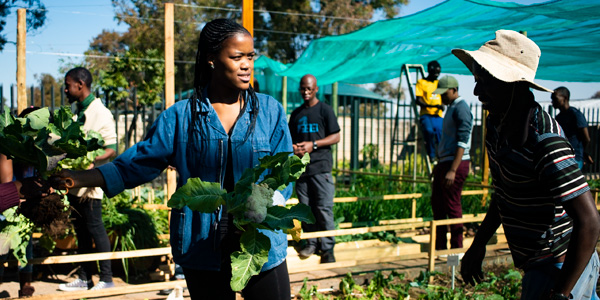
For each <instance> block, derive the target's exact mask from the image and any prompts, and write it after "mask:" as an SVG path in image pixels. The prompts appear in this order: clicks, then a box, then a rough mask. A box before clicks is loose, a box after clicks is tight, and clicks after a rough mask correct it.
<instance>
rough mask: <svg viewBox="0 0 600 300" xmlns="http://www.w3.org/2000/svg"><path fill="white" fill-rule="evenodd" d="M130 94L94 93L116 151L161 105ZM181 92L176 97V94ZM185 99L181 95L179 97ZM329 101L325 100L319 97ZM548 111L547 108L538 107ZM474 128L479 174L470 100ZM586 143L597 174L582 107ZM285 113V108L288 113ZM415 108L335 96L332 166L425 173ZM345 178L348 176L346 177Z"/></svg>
mask: <svg viewBox="0 0 600 300" xmlns="http://www.w3.org/2000/svg"><path fill="white" fill-rule="evenodd" d="M131 95H132V97H131V99H127V100H124V101H119V102H118V103H112V102H110V101H107V99H108V98H107V97H106V96H105V94H104V93H102V92H100V91H98V92H96V96H97V97H99V98H101V99H104V101H105V104H106V106H107V107H109V109H110V110H111V111H112V112H113V115H114V117H115V121H116V124H117V136H118V137H119V138H118V153H122V152H123V151H124V150H125V149H127V148H129V147H131V146H132V145H133V144H135V143H137V142H139V141H141V140H142V139H143V138H144V136H145V135H146V132H147V130H148V129H149V128H150V126H151V125H152V123H153V122H154V120H155V119H156V117H157V116H158V115H159V114H160V113H161V112H162V111H163V109H164V107H165V104H164V98H163V102H162V103H158V104H156V105H151V106H138V105H135V103H137V101H136V99H135V92H133V93H131ZM182 96H184V95H181V93H180V94H179V95H178V97H176V98H177V99H182ZM0 97H2V99H3V100H4V103H5V105H7V106H8V107H10V109H11V111H15V110H16V88H15V86H11V87H10V88H9V89H8V90H5V89H3V87H2V86H1V85H0ZM183 98H185V97H183ZM324 100H325V101H326V102H329V99H328V98H327V99H324ZM28 103H29V105H31V106H40V107H49V109H50V110H53V109H54V108H55V107H58V106H62V105H69V103H68V101H67V99H66V97H65V95H64V89H61V91H60V92H58V91H56V90H55V89H53V88H52V89H50V91H45V90H44V89H43V87H40V88H35V87H31V88H29V89H28ZM544 109H546V110H548V111H549V112H550V114H551V115H554V114H555V111H554V110H553V109H552V107H544ZM471 111H472V112H473V116H474V128H473V133H472V139H471V152H470V154H471V166H472V170H473V172H474V173H475V174H481V172H482V168H481V165H482V162H483V154H484V153H483V151H482V149H483V140H482V136H483V129H482V128H483V126H482V120H483V110H482V108H481V106H480V105H477V104H471ZM582 112H583V113H584V115H585V116H586V118H587V121H588V124H589V127H588V130H589V133H590V137H591V143H590V145H589V146H588V149H587V152H588V153H589V154H590V155H591V156H592V158H593V159H594V161H595V162H596V163H595V164H593V165H585V166H584V168H583V171H584V173H585V174H586V175H587V176H588V177H592V178H598V177H599V175H600V162H599V160H600V145H599V138H600V108H585V109H582ZM288 113H289V112H288ZM417 118H418V116H415V110H414V109H413V107H412V106H411V105H410V103H405V104H403V103H400V105H396V104H394V103H389V102H381V101H379V100H374V99H368V98H361V97H353V96H340V97H339V99H338V123H339V125H340V128H341V132H340V135H341V139H340V142H339V143H338V144H337V145H336V146H335V147H334V161H335V163H334V168H335V169H336V170H340V171H344V170H363V171H368V172H379V173H393V174H397V175H400V176H404V177H411V178H425V177H427V176H428V175H429V174H428V172H429V170H428V168H427V162H426V161H425V160H426V155H424V150H423V149H424V146H423V141H422V138H421V137H420V135H419V133H418V126H416V120H417ZM349 180H351V179H349Z"/></svg>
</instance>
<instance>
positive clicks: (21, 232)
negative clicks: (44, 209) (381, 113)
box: [0, 207, 34, 266]
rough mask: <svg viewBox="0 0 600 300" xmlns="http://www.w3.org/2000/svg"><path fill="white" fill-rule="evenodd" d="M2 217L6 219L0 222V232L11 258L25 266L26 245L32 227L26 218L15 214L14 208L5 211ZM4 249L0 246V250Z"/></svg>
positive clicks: (15, 209)
mask: <svg viewBox="0 0 600 300" xmlns="http://www.w3.org/2000/svg"><path fill="white" fill-rule="evenodd" d="M2 215H4V217H6V220H4V221H3V222H0V232H1V234H2V237H3V239H5V241H4V242H5V243H10V248H11V249H12V253H13V256H14V257H15V258H16V259H17V260H18V261H19V263H20V264H21V265H22V266H24V265H26V264H27V257H26V249H27V244H28V243H29V240H30V239H31V232H32V231H33V227H34V226H33V224H32V223H31V222H29V221H28V220H27V218H25V217H24V216H23V215H21V214H19V213H17V208H16V207H12V208H9V209H7V210H5V211H4V212H3V213H2ZM4 247H5V245H0V248H4Z"/></svg>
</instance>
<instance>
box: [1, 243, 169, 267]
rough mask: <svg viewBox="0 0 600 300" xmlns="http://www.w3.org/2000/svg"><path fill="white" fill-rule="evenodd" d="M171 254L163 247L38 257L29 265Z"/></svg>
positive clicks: (30, 261) (31, 260)
mask: <svg viewBox="0 0 600 300" xmlns="http://www.w3.org/2000/svg"><path fill="white" fill-rule="evenodd" d="M170 254H171V247H162V248H152V249H142V250H133V251H115V252H103V253H90V254H74V255H60V256H48V257H37V258H33V259H30V260H29V264H32V265H51V264H63V263H73V262H84V261H97V260H108V259H121V258H133V257H146V256H158V255H170ZM14 262H15V261H9V263H14Z"/></svg>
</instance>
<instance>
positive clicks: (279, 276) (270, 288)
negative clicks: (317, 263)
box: [183, 260, 291, 300]
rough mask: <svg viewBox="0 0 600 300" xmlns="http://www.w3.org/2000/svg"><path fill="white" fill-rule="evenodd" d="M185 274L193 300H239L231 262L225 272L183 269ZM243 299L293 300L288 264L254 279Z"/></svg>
mask: <svg viewBox="0 0 600 300" xmlns="http://www.w3.org/2000/svg"><path fill="white" fill-rule="evenodd" d="M224 261H225V260H224ZM229 261H230V260H229ZM183 274H185V281H186V282H187V287H188V290H189V291H190V296H191V298H192V299H194V300H200V299H202V300H203V299H207V300H212V299H215V300H235V292H234V291H232V290H231V286H230V281H231V262H229V263H228V264H226V265H221V271H202V270H194V269H189V268H183ZM242 296H243V297H244V299H246V300H289V299H290V297H291V291H290V276H289V273H288V269H287V263H286V262H285V261H284V262H282V263H281V264H280V265H279V266H277V267H275V268H273V269H271V270H268V271H265V272H261V273H260V274H258V275H256V276H253V277H252V278H251V279H250V282H248V285H246V288H244V290H242Z"/></svg>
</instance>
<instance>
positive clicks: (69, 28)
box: [0, 0, 600, 101]
mask: <svg viewBox="0 0 600 300" xmlns="http://www.w3.org/2000/svg"><path fill="white" fill-rule="evenodd" d="M502 1H503V2H507V1H506V0H502ZM43 2H44V3H45V5H46V7H47V9H48V14H47V20H46V24H45V26H44V27H43V28H42V29H41V30H39V31H37V32H35V33H33V34H30V33H28V34H27V52H28V53H27V58H26V59H27V71H26V72H27V85H28V86H29V85H31V84H34V83H37V80H35V77H34V76H35V75H36V74H41V73H49V74H51V75H53V76H55V77H61V76H62V74H59V67H60V66H61V64H62V62H64V61H69V60H72V61H80V60H81V59H82V57H81V55H82V54H83V52H84V51H85V50H86V49H87V48H88V46H89V43H90V41H91V40H92V39H93V38H94V37H95V36H97V35H98V34H100V33H101V32H102V30H103V29H107V30H116V31H125V30H126V26H125V25H122V24H121V25H119V24H117V22H116V21H115V20H114V13H113V8H112V6H111V1H110V0H93V1H81V0H45V1H43ZM440 2H442V0H411V1H410V3H409V5H407V6H403V7H402V8H401V11H400V15H401V16H406V15H410V14H413V13H415V12H418V11H421V10H423V9H426V8H428V7H431V6H433V5H436V4H438V3H440ZM511 2H517V3H521V4H532V3H539V2H544V1H542V0H513V1H511ZM16 24H17V17H16V13H14V12H13V13H11V14H10V15H9V16H8V17H7V19H6V27H5V30H4V32H3V34H5V35H6V37H7V39H8V40H9V41H13V42H14V41H16V32H17V30H16ZM190 59H193V58H190ZM0 66H2V72H1V73H0V85H3V86H4V92H3V93H4V95H3V96H4V97H6V98H8V97H9V96H10V94H9V91H8V88H9V86H10V85H11V84H14V83H16V46H15V45H14V44H10V43H9V44H7V45H6V46H5V48H4V51H3V52H0ZM442 73H443V69H442ZM456 77H457V79H458V80H459V83H460V86H461V87H460V90H461V94H462V95H463V97H465V98H466V99H467V100H468V101H476V99H475V97H474V96H473V95H472V91H473V86H474V83H473V77H472V76H456ZM539 83H540V84H542V85H544V86H546V87H548V88H555V87H558V86H559V85H564V86H566V87H568V88H569V89H570V90H571V98H572V99H587V98H589V97H590V96H591V95H592V94H594V93H595V92H596V91H600V83H573V82H566V83H562V82H555V81H546V80H539ZM549 98H550V95H549V94H548V93H542V92H539V93H537V92H536V99H537V100H538V101H546V100H549Z"/></svg>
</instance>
